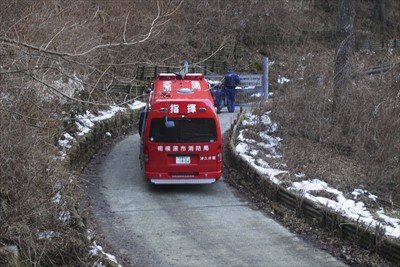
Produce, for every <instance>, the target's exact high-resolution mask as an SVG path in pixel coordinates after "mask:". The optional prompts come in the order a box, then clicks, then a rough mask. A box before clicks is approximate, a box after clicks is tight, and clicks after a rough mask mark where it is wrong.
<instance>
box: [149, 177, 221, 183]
mask: <svg viewBox="0 0 400 267" xmlns="http://www.w3.org/2000/svg"><path fill="white" fill-rule="evenodd" d="M215 181H216V179H215V178H212V179H150V182H151V183H153V184H213V183H215Z"/></svg>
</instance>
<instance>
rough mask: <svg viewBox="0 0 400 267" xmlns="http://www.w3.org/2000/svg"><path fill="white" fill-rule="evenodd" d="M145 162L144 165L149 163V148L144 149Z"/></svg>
mask: <svg viewBox="0 0 400 267" xmlns="http://www.w3.org/2000/svg"><path fill="white" fill-rule="evenodd" d="M143 162H144V163H149V149H148V148H147V146H145V147H144V151H143Z"/></svg>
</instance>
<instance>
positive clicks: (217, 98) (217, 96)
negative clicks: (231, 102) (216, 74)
mask: <svg viewBox="0 0 400 267" xmlns="http://www.w3.org/2000/svg"><path fill="white" fill-rule="evenodd" d="M212 95H213V97H214V106H215V107H216V108H217V113H221V109H222V101H221V97H222V96H224V95H225V93H224V90H222V88H221V85H220V84H216V85H214V87H213V89H212Z"/></svg>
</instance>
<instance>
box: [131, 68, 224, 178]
mask: <svg viewBox="0 0 400 267" xmlns="http://www.w3.org/2000/svg"><path fill="white" fill-rule="evenodd" d="M139 124H140V125H139V133H140V135H141V155H140V158H141V165H142V169H143V170H144V176H145V178H146V179H148V180H150V181H151V182H152V183H154V184H210V183H214V182H215V181H216V180H218V179H219V178H220V177H221V168H222V136H221V128H220V125H219V121H218V116H217V113H216V111H215V108H214V102H213V98H212V96H211V93H210V88H209V85H208V83H207V81H206V80H205V79H204V75H203V74H186V75H178V74H169V73H164V74H159V75H158V77H157V80H156V81H155V82H154V85H153V90H152V91H151V93H150V96H149V100H148V103H147V106H146V108H145V110H144V111H143V112H142V114H141V119H140V122H139Z"/></svg>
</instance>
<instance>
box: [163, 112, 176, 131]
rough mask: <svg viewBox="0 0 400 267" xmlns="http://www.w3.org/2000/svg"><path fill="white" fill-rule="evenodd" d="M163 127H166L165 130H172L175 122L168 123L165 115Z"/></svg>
mask: <svg viewBox="0 0 400 267" xmlns="http://www.w3.org/2000/svg"><path fill="white" fill-rule="evenodd" d="M165 127H167V128H174V127H175V122H174V121H169V120H168V116H167V115H165Z"/></svg>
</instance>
